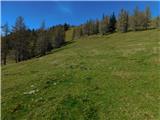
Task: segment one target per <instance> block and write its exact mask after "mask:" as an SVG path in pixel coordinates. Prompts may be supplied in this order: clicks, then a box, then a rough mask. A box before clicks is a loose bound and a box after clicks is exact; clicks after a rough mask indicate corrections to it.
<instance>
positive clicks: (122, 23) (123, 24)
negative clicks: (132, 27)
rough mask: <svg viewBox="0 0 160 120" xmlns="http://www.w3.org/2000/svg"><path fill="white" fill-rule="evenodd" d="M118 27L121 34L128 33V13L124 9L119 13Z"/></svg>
mask: <svg viewBox="0 0 160 120" xmlns="http://www.w3.org/2000/svg"><path fill="white" fill-rule="evenodd" d="M117 26H118V30H119V31H121V32H127V30H128V13H127V11H125V10H124V9H122V10H121V12H120V13H119V16H118V25H117Z"/></svg>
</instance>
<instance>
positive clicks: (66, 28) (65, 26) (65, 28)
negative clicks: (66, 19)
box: [63, 23, 70, 31]
mask: <svg viewBox="0 0 160 120" xmlns="http://www.w3.org/2000/svg"><path fill="white" fill-rule="evenodd" d="M63 26H64V30H65V31H67V30H68V29H69V27H70V25H69V24H67V23H64V25H63Z"/></svg>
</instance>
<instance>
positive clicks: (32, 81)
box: [2, 30, 160, 120]
mask: <svg viewBox="0 0 160 120" xmlns="http://www.w3.org/2000/svg"><path fill="white" fill-rule="evenodd" d="M159 33H160V31H158V30H149V31H141V32H128V33H125V34H122V33H114V34H111V35H107V36H100V35H94V36H89V37H84V38H81V39H79V40H76V41H75V42H73V43H72V44H69V45H67V46H64V47H62V48H60V49H58V50H56V51H53V52H52V53H53V54H52V53H51V54H49V55H46V56H44V57H41V58H35V59H32V60H28V61H24V62H21V63H18V64H10V65H7V66H4V67H2V120H24V119H25V120H98V119H100V120H159V119H160V114H159V110H160V108H159V107H160V105H159V103H160V97H159V96H160V82H159V74H158V73H159V70H160V66H159V64H160V58H159V57H158V49H159V45H160V40H159V36H158V35H159Z"/></svg>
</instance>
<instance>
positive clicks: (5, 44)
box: [1, 23, 9, 65]
mask: <svg viewBox="0 0 160 120" xmlns="http://www.w3.org/2000/svg"><path fill="white" fill-rule="evenodd" d="M2 32H3V36H2V37H1V38H2V39H1V59H2V62H3V64H4V65H6V60H7V55H8V53H9V39H8V35H9V27H8V24H7V23H6V24H5V25H3V26H2Z"/></svg>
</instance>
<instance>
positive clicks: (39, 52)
mask: <svg viewBox="0 0 160 120" xmlns="http://www.w3.org/2000/svg"><path fill="white" fill-rule="evenodd" d="M159 27H160V16H157V17H152V15H151V11H150V8H149V7H146V9H145V10H144V11H140V10H139V9H138V7H136V8H135V9H134V11H133V14H129V12H128V11H126V10H124V9H122V10H121V11H120V13H119V14H118V16H115V14H114V12H113V14H112V15H110V16H108V15H105V14H103V15H102V18H101V20H98V19H96V20H91V19H90V20H87V21H86V22H85V23H84V24H81V25H79V26H73V25H69V24H67V23H64V24H63V25H56V26H52V27H49V28H47V29H46V27H45V21H43V22H42V23H41V26H40V28H39V29H29V28H28V27H27V26H26V25H25V20H24V18H23V17H22V16H19V17H17V19H16V22H15V25H14V26H13V27H12V29H10V28H9V26H8V24H7V23H6V24H5V25H2V34H1V64H3V65H6V64H7V59H10V58H11V59H14V60H15V62H16V63H17V62H21V61H24V60H28V59H31V58H34V57H40V56H44V55H46V54H48V53H49V52H50V51H52V50H53V49H57V48H60V47H62V46H63V45H66V44H67V42H68V41H69V40H67V39H66V32H67V31H68V30H70V29H72V34H71V39H70V41H74V40H76V39H78V38H80V37H82V36H90V35H95V34H100V35H108V34H112V33H114V32H122V33H125V32H128V31H140V30H148V29H155V28H159Z"/></svg>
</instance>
